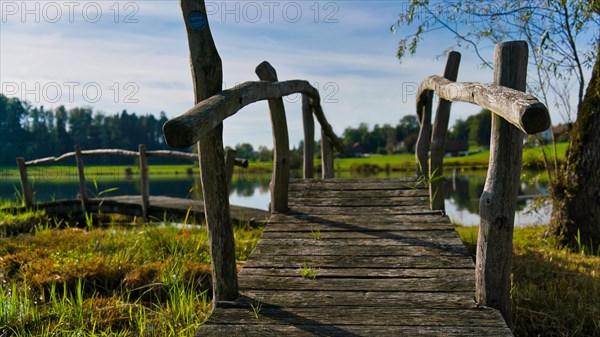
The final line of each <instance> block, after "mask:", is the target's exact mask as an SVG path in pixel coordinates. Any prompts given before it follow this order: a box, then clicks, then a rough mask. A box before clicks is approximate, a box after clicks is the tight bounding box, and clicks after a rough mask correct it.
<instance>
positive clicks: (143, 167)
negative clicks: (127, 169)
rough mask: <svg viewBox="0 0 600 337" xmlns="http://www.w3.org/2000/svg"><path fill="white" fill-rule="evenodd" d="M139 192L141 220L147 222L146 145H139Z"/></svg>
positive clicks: (148, 186)
mask: <svg viewBox="0 0 600 337" xmlns="http://www.w3.org/2000/svg"><path fill="white" fill-rule="evenodd" d="M139 151H140V191H141V192H142V219H143V220H144V222H148V209H149V208H150V182H149V181H148V156H147V155H146V145H144V144H140V146H139Z"/></svg>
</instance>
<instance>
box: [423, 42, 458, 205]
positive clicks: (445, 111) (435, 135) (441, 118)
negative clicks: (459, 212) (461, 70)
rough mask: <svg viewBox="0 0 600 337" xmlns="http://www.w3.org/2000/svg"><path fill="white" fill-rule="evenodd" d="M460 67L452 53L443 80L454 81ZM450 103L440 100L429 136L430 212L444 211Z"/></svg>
mask: <svg viewBox="0 0 600 337" xmlns="http://www.w3.org/2000/svg"><path fill="white" fill-rule="evenodd" d="M459 65H460V53H459V52H455V51H452V52H450V54H449V55H448V61H447V62H446V69H445V70H444V78H446V79H448V80H450V81H456V78H457V76H458V66H459ZM451 107H452V102H450V101H448V100H445V99H440V103H439V104H438V107H437V110H436V113H435V121H434V123H433V131H432V134H431V154H430V162H429V179H430V181H431V183H430V184H429V205H430V208H431V210H434V211H437V210H440V211H445V207H444V180H443V179H442V177H443V176H444V155H445V152H446V135H447V133H448V121H449V119H450V108H451Z"/></svg>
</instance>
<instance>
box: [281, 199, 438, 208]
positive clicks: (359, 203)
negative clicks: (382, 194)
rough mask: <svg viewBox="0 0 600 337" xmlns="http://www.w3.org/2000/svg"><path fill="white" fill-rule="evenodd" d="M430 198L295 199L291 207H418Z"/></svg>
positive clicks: (426, 203) (425, 203)
mask: <svg viewBox="0 0 600 337" xmlns="http://www.w3.org/2000/svg"><path fill="white" fill-rule="evenodd" d="M428 203H429V197H426V196H421V197H419V196H412V197H388V198H361V197H356V198H351V197H347V198H336V197H331V198H320V199H313V198H294V199H293V201H292V202H290V205H297V206H302V207H305V206H306V207H308V206H313V207H326V206H332V207H336V206H337V207H365V206H417V205H425V206H426V205H428Z"/></svg>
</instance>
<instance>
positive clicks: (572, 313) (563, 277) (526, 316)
mask: <svg viewBox="0 0 600 337" xmlns="http://www.w3.org/2000/svg"><path fill="white" fill-rule="evenodd" d="M456 230H457V231H458V233H459V235H460V237H461V239H462V240H463V242H464V243H465V244H466V245H467V247H469V248H470V249H469V252H470V253H471V254H473V255H474V254H475V247H476V245H477V231H478V227H461V226H458V227H456ZM544 231H545V227H527V228H515V231H514V240H513V243H514V257H513V266H512V291H511V302H512V311H513V322H514V327H513V331H514V333H515V335H517V336H581V337H584V336H586V337H587V336H598V335H600V306H598V303H597V301H598V298H600V257H599V256H597V255H591V254H587V253H586V254H581V252H579V251H575V252H574V251H570V250H568V249H562V248H556V247H557V246H556V243H555V242H553V241H552V240H545V239H543V233H544Z"/></svg>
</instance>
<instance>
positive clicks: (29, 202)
mask: <svg viewBox="0 0 600 337" xmlns="http://www.w3.org/2000/svg"><path fill="white" fill-rule="evenodd" d="M106 155H117V156H125V157H138V158H139V162H140V191H141V198H142V215H143V219H144V221H148V208H149V207H150V188H149V178H148V157H171V158H178V159H185V160H192V161H198V155H197V154H193V153H187V152H180V151H169V150H153V151H147V150H146V146H145V145H143V144H140V146H139V152H136V151H129V150H121V149H96V150H81V148H80V147H79V146H78V145H76V146H75V151H73V152H67V153H65V154H62V155H60V156H58V157H46V158H41V159H34V160H30V161H25V159H24V158H23V157H18V158H17V165H18V167H19V175H20V178H21V190H22V194H23V202H24V204H25V206H26V207H28V208H33V207H34V206H35V202H34V200H33V192H32V190H31V186H30V184H29V178H28V176H27V167H28V166H36V165H43V164H48V163H58V162H61V161H63V160H67V159H70V158H75V160H76V162H77V171H78V175H79V195H80V198H81V209H82V212H83V213H86V212H88V209H89V208H88V196H87V188H86V179H85V173H84V163H83V157H84V156H106ZM230 158H231V159H230ZM226 161H228V162H229V165H227V176H228V181H231V175H232V174H233V166H234V165H235V166H240V167H248V160H246V159H240V158H235V151H234V150H229V151H228V152H227V155H226Z"/></svg>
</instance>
